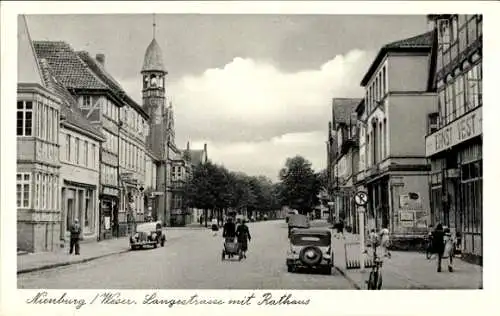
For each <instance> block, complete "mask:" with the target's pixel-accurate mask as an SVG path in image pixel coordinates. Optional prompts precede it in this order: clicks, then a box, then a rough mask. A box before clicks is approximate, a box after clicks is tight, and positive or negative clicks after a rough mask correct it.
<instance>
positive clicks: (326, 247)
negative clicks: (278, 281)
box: [286, 228, 334, 274]
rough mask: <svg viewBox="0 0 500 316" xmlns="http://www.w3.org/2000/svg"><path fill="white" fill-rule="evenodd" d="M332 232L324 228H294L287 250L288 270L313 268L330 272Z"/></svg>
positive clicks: (331, 265) (324, 272) (331, 266)
mask: <svg viewBox="0 0 500 316" xmlns="http://www.w3.org/2000/svg"><path fill="white" fill-rule="evenodd" d="M333 259H334V257H333V250H332V234H331V232H330V230H328V229H326V228H324V229H320V228H307V229H300V228H298V229H294V230H293V231H292V232H291V235H290V249H289V250H288V251H287V258H286V265H287V267H288V272H294V271H296V270H297V269H298V268H306V269H309V270H310V269H313V270H318V271H320V272H322V273H323V274H331V273H332V268H333Z"/></svg>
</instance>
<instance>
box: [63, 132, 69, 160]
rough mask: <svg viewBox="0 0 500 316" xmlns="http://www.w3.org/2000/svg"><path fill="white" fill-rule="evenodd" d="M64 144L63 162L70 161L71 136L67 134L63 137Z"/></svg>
mask: <svg viewBox="0 0 500 316" xmlns="http://www.w3.org/2000/svg"><path fill="white" fill-rule="evenodd" d="M64 141H65V144H64V146H65V147H64V150H65V157H64V160H66V161H71V136H70V135H69V134H66V137H65V140H64Z"/></svg>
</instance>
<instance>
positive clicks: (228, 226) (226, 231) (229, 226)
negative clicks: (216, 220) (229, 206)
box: [222, 217, 236, 238]
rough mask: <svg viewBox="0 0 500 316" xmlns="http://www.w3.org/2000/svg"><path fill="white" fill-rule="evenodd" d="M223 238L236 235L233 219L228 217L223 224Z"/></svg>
mask: <svg viewBox="0 0 500 316" xmlns="http://www.w3.org/2000/svg"><path fill="white" fill-rule="evenodd" d="M222 237H223V238H234V237H236V225H235V224H234V223H233V219H232V218H231V217H228V219H227V221H226V223H225V224H224V228H223V230H222Z"/></svg>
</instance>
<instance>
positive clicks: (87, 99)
mask: <svg viewBox="0 0 500 316" xmlns="http://www.w3.org/2000/svg"><path fill="white" fill-rule="evenodd" d="M81 100H82V108H90V107H91V106H92V97H91V96H90V95H84V96H82V99H81Z"/></svg>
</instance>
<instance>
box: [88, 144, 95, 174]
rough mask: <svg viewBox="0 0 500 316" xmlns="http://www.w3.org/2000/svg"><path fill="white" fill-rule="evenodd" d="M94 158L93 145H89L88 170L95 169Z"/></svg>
mask: <svg viewBox="0 0 500 316" xmlns="http://www.w3.org/2000/svg"><path fill="white" fill-rule="evenodd" d="M94 157H95V145H94V144H90V154H89V168H92V169H93V168H95V162H94Z"/></svg>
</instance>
